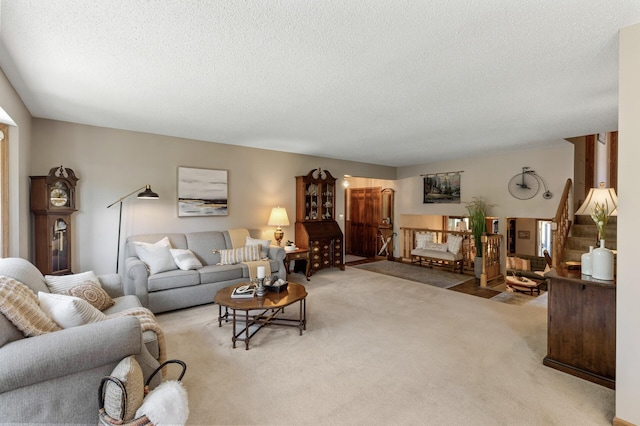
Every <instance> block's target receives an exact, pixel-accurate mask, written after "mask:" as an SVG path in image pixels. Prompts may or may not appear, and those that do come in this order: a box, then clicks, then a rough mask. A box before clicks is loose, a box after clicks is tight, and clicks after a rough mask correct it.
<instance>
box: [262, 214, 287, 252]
mask: <svg viewBox="0 0 640 426" xmlns="http://www.w3.org/2000/svg"><path fill="white" fill-rule="evenodd" d="M267 225H269V226H275V227H276V231H275V232H274V233H273V237H274V238H275V240H276V243H277V245H278V247H280V244H281V243H282V237H284V232H283V231H282V228H281V227H282V226H289V216H287V210H286V209H285V208H284V207H280V206H278V207H274V208H272V209H271V215H270V216H269V222H268V223H267Z"/></svg>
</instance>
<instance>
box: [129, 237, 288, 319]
mask: <svg viewBox="0 0 640 426" xmlns="http://www.w3.org/2000/svg"><path fill="white" fill-rule="evenodd" d="M246 234H247V235H249V231H246ZM164 237H167V238H169V241H170V242H171V246H172V248H176V249H189V250H191V251H192V252H193V253H194V254H195V256H196V257H197V258H198V260H199V261H200V262H201V263H202V265H203V267H202V268H200V269H196V270H188V271H183V270H181V269H178V268H177V266H176V269H174V270H170V271H165V272H159V273H156V274H152V275H150V274H149V270H148V268H147V266H146V265H145V263H144V262H142V260H140V259H139V258H138V256H137V252H136V248H135V244H134V243H135V242H143V243H151V244H153V243H156V242H158V241H160V240H161V239H163V238H164ZM231 248H233V247H232V240H231V236H230V235H229V231H203V232H191V233H186V234H145V235H132V236H130V237H128V238H127V242H126V244H125V261H124V265H125V268H124V287H125V293H126V294H133V295H136V296H138V299H140V301H141V302H142V305H143V306H145V307H147V308H149V309H150V310H151V311H152V312H156V313H158V312H165V311H171V310H175V309H182V308H187V307H190V306H196V305H203V304H206V303H213V297H214V296H215V295H216V293H217V292H218V290H220V289H221V288H224V287H227V286H230V285H233V284H238V283H242V282H247V281H249V269H248V267H247V266H246V265H244V264H242V263H237V264H235V265H218V263H219V262H220V253H218V252H217V250H226V249H231ZM268 253H269V266H270V268H271V273H272V275H277V276H278V278H282V279H285V280H286V279H287V275H286V271H285V268H284V259H285V251H284V249H283V248H282V247H275V246H271V247H269V250H268Z"/></svg>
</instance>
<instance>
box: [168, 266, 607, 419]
mask: <svg viewBox="0 0 640 426" xmlns="http://www.w3.org/2000/svg"><path fill="white" fill-rule="evenodd" d="M290 277H291V280H292V281H295V282H299V283H301V284H304V285H305V286H306V287H307V291H308V293H309V296H308V298H307V315H308V317H307V318H308V325H307V330H306V331H305V332H304V334H303V335H302V336H300V335H299V334H298V330H297V329H294V328H285V327H268V328H265V329H263V330H261V331H260V333H258V334H257V335H256V336H255V337H254V340H253V341H252V342H251V348H250V349H249V350H248V351H246V350H244V348H243V347H238V348H236V349H232V347H231V325H230V324H226V325H223V326H222V327H218V321H217V315H218V307H217V305H205V306H201V307H196V308H191V309H184V310H181V311H176V312H170V313H164V314H159V315H158V320H159V321H160V323H161V325H162V326H163V328H164V329H165V334H166V340H167V346H168V352H169V353H168V355H169V358H179V359H182V360H184V361H185V362H186V363H187V365H188V370H187V374H186V375H185V377H184V379H183V383H184V385H185V387H186V388H187V390H188V392H189V406H190V417H189V424H201V425H216V424H223V425H240V424H244V425H253V424H260V425H262V424H273V425H371V424H375V425H378V424H380V425H389V424H393V425H408V424H412V425H418V424H420V425H463V426H464V425H562V426H564V425H610V424H611V419H612V418H613V415H614V402H615V401H614V394H615V392H614V391H612V390H610V389H606V388H604V387H602V386H598V385H596V384H593V383H590V382H587V381H585V380H582V379H579V378H577V377H574V376H571V375H568V374H565V373H561V372H559V371H556V370H554V369H551V368H549V367H545V366H543V365H542V359H543V357H544V356H545V354H546V333H547V326H546V310H545V309H540V308H532V307H527V306H514V305H508V304H504V303H495V302H493V301H491V300H487V299H483V298H480V297H474V296H471V295H467V294H462V293H458V292H453V291H449V290H443V289H439V288H435V287H432V286H428V285H422V284H420V283H416V282H412V281H407V280H403V279H399V278H393V277H389V276H386V275H382V274H372V273H369V272H366V271H362V270H360V269H357V268H346V270H345V271H340V270H338V269H328V270H322V271H320V272H318V273H316V274H314V275H313V276H312V277H311V281H310V282H306V281H305V280H304V277H303V276H302V275H301V274H292V275H291V276H290ZM292 308H293V307H292ZM288 312H289V313H294V312H296V313H297V309H296V308H293V309H289V310H288Z"/></svg>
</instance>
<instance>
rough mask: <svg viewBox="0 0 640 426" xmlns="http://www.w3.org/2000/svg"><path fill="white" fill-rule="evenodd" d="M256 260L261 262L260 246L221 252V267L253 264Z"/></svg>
mask: <svg viewBox="0 0 640 426" xmlns="http://www.w3.org/2000/svg"><path fill="white" fill-rule="evenodd" d="M256 260H260V246H259V245H257V246H245V247H239V248H236V249H229V250H220V264H221V265H235V264H236V263H240V262H252V261H256Z"/></svg>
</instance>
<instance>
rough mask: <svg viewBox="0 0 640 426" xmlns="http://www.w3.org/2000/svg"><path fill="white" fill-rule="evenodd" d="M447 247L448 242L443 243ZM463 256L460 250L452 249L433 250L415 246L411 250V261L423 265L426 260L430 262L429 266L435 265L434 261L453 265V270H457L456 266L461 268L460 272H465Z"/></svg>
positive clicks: (440, 264)
mask: <svg viewBox="0 0 640 426" xmlns="http://www.w3.org/2000/svg"><path fill="white" fill-rule="evenodd" d="M442 245H444V246H445V248H446V244H442ZM463 260H464V258H463V256H462V254H461V253H460V252H458V253H451V252H450V251H442V250H431V249H423V248H415V249H413V250H411V263H412V264H415V263H418V264H420V265H422V262H423V261H425V262H427V263H428V266H429V267H430V268H431V267H433V265H434V263H435V264H436V265H438V266H447V265H451V271H452V272H455V271H456V267H458V268H459V269H460V273H461V274H462V273H463V272H464V267H463Z"/></svg>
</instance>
